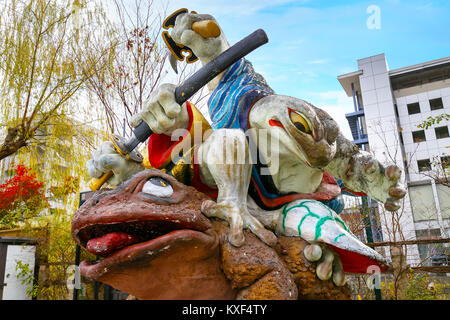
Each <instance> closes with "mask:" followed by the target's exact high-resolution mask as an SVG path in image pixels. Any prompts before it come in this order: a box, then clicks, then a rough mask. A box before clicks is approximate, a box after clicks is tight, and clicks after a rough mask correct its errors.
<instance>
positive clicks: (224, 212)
mask: <svg viewBox="0 0 450 320" xmlns="http://www.w3.org/2000/svg"><path fill="white" fill-rule="evenodd" d="M201 211H202V212H203V214H204V215H206V216H207V217H215V218H219V219H223V220H226V221H228V223H229V225H230V230H229V232H228V241H229V242H230V243H231V244H232V245H233V246H235V247H240V246H242V245H243V244H244V242H245V236H244V232H243V230H244V228H247V229H250V231H252V232H253V233H254V234H255V235H256V236H257V237H258V238H259V239H260V240H261V241H263V242H264V243H265V244H267V245H269V246H273V245H275V244H276V242H277V238H276V236H275V235H274V233H273V232H271V231H270V230H267V229H266V228H264V226H263V225H262V224H261V222H259V221H258V220H257V219H256V218H255V217H253V216H252V215H251V214H250V213H249V212H248V211H247V209H246V208H241V207H236V206H235V205H232V204H230V203H216V202H214V201H212V200H206V201H204V202H203V204H202V207H201Z"/></svg>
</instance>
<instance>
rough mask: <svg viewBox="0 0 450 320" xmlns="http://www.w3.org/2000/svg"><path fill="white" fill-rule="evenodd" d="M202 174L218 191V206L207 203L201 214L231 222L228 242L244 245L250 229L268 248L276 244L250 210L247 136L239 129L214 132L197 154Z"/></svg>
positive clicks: (272, 236)
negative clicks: (245, 231)
mask: <svg viewBox="0 0 450 320" xmlns="http://www.w3.org/2000/svg"><path fill="white" fill-rule="evenodd" d="M198 155H200V158H199V160H200V174H201V177H203V178H204V180H206V181H213V182H214V184H215V185H216V186H217V188H218V196H217V203H215V202H214V201H205V202H204V204H203V205H202V212H203V213H204V214H205V215H206V216H208V217H217V218H220V219H223V220H226V221H228V223H229V224H230V231H229V234H228V241H229V242H230V243H231V244H232V245H234V246H236V247H239V246H241V245H243V244H244V241H245V237H244V233H243V229H246V228H248V229H249V230H251V231H252V232H253V233H254V234H255V235H256V236H257V237H258V238H260V239H261V240H262V241H263V242H265V243H266V244H268V245H274V244H275V243H276V241H277V240H276V237H275V235H274V234H273V233H272V232H271V231H269V230H267V229H266V228H264V226H263V225H262V223H261V222H259V221H258V220H257V219H256V218H255V217H253V216H252V215H251V214H250V213H249V212H248V210H247V193H248V186H249V183H250V177H251V164H250V155H249V150H248V144H247V140H246V137H245V134H244V133H243V132H242V131H241V130H239V129H220V130H216V131H214V132H213V133H212V134H211V136H210V137H209V138H208V139H207V140H206V141H205V143H204V144H203V145H202V146H201V147H200V149H199V151H198Z"/></svg>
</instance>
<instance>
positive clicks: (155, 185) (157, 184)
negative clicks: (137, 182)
mask: <svg viewBox="0 0 450 320" xmlns="http://www.w3.org/2000/svg"><path fill="white" fill-rule="evenodd" d="M142 192H143V193H147V194H150V195H152V196H156V197H160V198H167V197H170V196H171V195H172V194H173V189H172V186H171V185H170V184H169V183H168V182H167V181H166V180H164V179H163V178H161V177H151V178H150V179H148V181H147V182H146V183H145V184H144V186H143V187H142Z"/></svg>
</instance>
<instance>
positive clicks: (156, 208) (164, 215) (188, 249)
mask: <svg viewBox="0 0 450 320" xmlns="http://www.w3.org/2000/svg"><path fill="white" fill-rule="evenodd" d="M204 200H209V198H208V197H207V196H205V195H204V194H202V193H200V192H198V191H196V190H195V189H194V188H192V187H188V186H185V185H183V184H181V183H179V182H178V181H176V180H175V179H174V178H173V177H171V176H170V175H167V174H165V173H162V172H160V171H158V170H145V171H142V172H140V173H138V174H136V175H135V176H133V177H132V178H130V179H129V180H128V181H126V182H124V183H123V184H122V185H121V186H120V187H118V188H117V189H114V190H107V191H99V192H97V193H96V194H94V196H93V197H91V198H90V199H89V200H88V201H86V202H85V203H84V204H83V205H82V206H81V207H80V209H79V210H78V211H77V212H76V214H75V216H74V218H73V220H72V237H73V239H74V240H75V241H76V242H77V243H78V244H79V245H81V246H82V247H83V248H85V249H86V250H88V251H89V252H91V253H93V254H95V255H97V256H101V257H102V259H101V260H99V261H96V262H89V261H83V262H82V263H81V264H80V271H81V274H82V275H83V276H84V277H86V278H88V279H90V280H94V281H99V282H103V283H106V284H109V285H111V286H113V287H114V288H116V289H118V290H121V291H124V292H127V293H129V294H131V295H133V296H135V297H137V298H139V299H296V298H298V297H302V298H328V299H333V298H348V297H349V295H348V293H349V292H348V288H345V287H335V286H334V285H333V283H332V281H331V280H330V281H321V280H319V279H318V278H317V277H316V276H315V267H314V266H313V265H312V264H310V263H308V262H307V261H306V260H305V259H304V258H303V253H302V248H303V247H304V246H305V245H306V244H307V243H306V242H305V241H303V240H300V239H298V238H290V237H280V238H279V242H278V244H277V246H276V247H275V248H271V247H269V246H267V245H266V244H264V243H263V242H262V241H260V240H259V239H258V238H257V237H256V236H254V235H253V234H252V233H251V232H249V231H247V230H246V231H245V238H246V242H245V244H244V245H243V246H241V247H239V248H237V247H234V246H232V245H230V244H229V243H228V241H227V233H228V224H227V223H226V222H224V221H219V220H216V219H212V220H209V219H208V218H206V217H205V216H204V215H203V214H202V213H201V212H200V208H201V204H202V202H203V201H204Z"/></svg>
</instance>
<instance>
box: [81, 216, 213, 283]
mask: <svg viewBox="0 0 450 320" xmlns="http://www.w3.org/2000/svg"><path fill="white" fill-rule="evenodd" d="M101 216H103V217H105V216H108V215H101ZM110 216H116V219H106V220H104V221H101V220H100V221H95V222H90V223H85V224H84V225H82V226H79V227H77V228H75V229H74V230H73V235H74V239H75V240H76V242H78V243H79V244H80V245H81V246H82V247H83V248H85V249H86V250H87V251H88V252H90V253H92V254H94V255H96V256H98V257H101V258H102V259H100V260H97V261H83V262H82V263H81V264H80V271H81V274H82V275H83V276H85V277H87V278H90V279H92V280H96V279H98V278H99V277H101V276H102V275H104V274H105V273H107V272H108V271H110V270H111V269H114V268H117V267H120V268H124V267H127V266H131V265H132V264H131V263H132V262H133V263H135V262H136V261H141V262H142V261H145V262H146V263H148V262H150V261H151V260H153V259H156V258H158V257H159V256H160V255H161V254H163V253H170V250H171V248H173V247H176V246H177V245H178V244H179V243H183V244H184V245H186V244H187V245H189V244H190V243H192V244H193V245H194V244H195V245H196V246H202V247H203V248H206V249H207V250H206V251H211V252H212V251H214V249H215V248H216V247H217V245H218V238H217V235H216V233H215V232H214V231H213V230H212V229H211V228H209V226H207V225H205V224H204V223H202V221H201V220H199V221H195V220H194V221H193V220H192V219H183V218H181V217H180V216H178V215H177V216H171V215H164V214H149V213H146V214H139V213H136V216H138V217H140V219H133V218H132V217H130V215H127V220H125V221H118V220H117V214H112V215H110Z"/></svg>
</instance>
